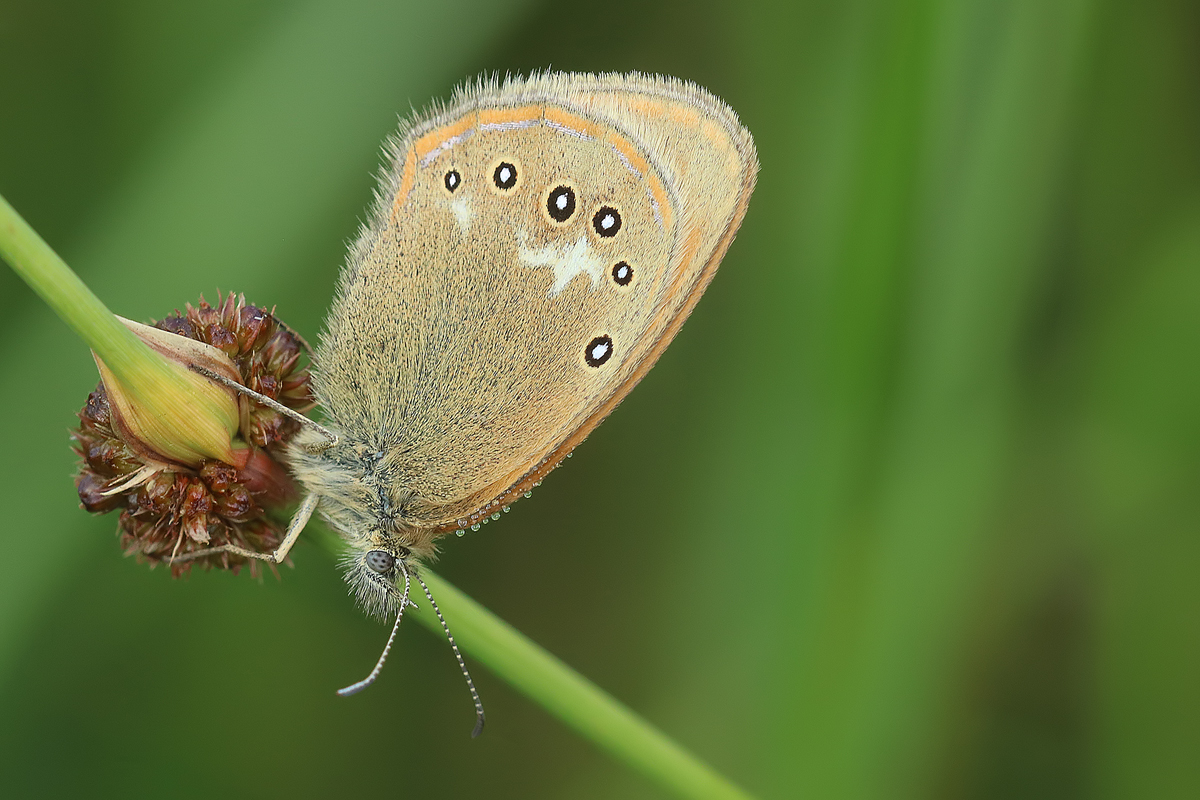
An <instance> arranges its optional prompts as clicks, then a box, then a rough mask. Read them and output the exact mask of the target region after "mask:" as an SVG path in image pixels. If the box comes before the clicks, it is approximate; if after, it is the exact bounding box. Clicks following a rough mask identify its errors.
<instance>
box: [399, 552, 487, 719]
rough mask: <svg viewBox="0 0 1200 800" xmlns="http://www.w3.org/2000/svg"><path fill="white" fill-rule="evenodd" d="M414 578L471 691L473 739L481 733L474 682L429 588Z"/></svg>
mask: <svg viewBox="0 0 1200 800" xmlns="http://www.w3.org/2000/svg"><path fill="white" fill-rule="evenodd" d="M414 577H416V579H417V583H419V584H421V588H422V589H424V590H425V596H426V597H428V598H429V605H431V606H433V613H435V614H437V618H438V621H439V622H441V623H442V630H444V631H445V632H446V638H447V639H449V640H450V649H451V650H453V651H454V657H455V658H457V659H458V668H459V669H461V670H462V674H463V677H464V678H466V679H467V688H468V689H470V690H471V699H472V700H473V701H475V729H474V730H472V731H471V738H472V739H474V738H475V737H476V736H478V735H479V734H481V733H483V723H484V716H483V702H482V701H480V699H479V692H477V691H475V681H473V680H471V673H470V672H468V671H467V662H465V661H463V657H462V653H460V652H459V651H458V645H457V644H455V643H454V636H452V635H451V634H450V626H449V625H447V624H446V618H445V617H443V616H442V610H441V609H440V608H438V604H437V601H436V600H434V599H433V595H432V594H430V593H429V587H428V586H426V585H425V581H423V580H421V576H420V574H415V575H414Z"/></svg>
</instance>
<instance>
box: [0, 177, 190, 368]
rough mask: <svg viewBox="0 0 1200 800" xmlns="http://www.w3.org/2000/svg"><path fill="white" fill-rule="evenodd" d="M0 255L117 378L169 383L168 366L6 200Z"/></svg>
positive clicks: (0, 210)
mask: <svg viewBox="0 0 1200 800" xmlns="http://www.w3.org/2000/svg"><path fill="white" fill-rule="evenodd" d="M0 256H3V257H4V260H5V261H7V262H8V263H9V264H10V265H12V268H13V269H14V270H15V271H16V273H17V274H18V275H20V276H21V278H22V280H24V281H25V282H26V283H27V284H29V286H30V288H32V289H33V290H34V291H35V292H37V294H38V296H39V297H41V298H42V300H44V301H46V305H48V306H50V308H52V309H54V312H55V313H56V314H58V316H59V317H61V318H62V320H63V322H65V323H67V325H68V326H69V327H70V328H71V329H72V330H73V331H75V333H77V334H78V335H79V336H80V338H82V339H83V341H84V342H86V343H87V346H88V347H90V348H91V349H92V351H93V352H95V353H96V354H97V355H98V356H100V358H102V359H103V360H104V363H106V364H107V365H108V366H109V367H110V368H111V369H112V370H113V372H115V373H116V374H117V375H121V376H126V375H134V374H143V375H145V374H149V375H155V376H160V377H161V378H162V379H163V380H169V379H170V377H171V375H172V372H171V371H170V370H169V368H168V367H167V365H166V362H165V361H164V360H163V359H162V358H160V357H159V356H158V355H156V354H155V353H154V352H153V351H152V350H151V349H150V348H149V347H147V346H146V345H145V344H144V343H143V342H142V341H141V340H140V339H138V338H137V336H135V335H134V334H133V333H132V332H131V331H130V330H129V329H128V328H126V327H125V326H124V325H123V324H122V323H121V321H120V320H118V319H117V318H116V317H115V316H113V313H112V312H111V311H109V310H108V308H107V307H106V306H105V305H104V303H103V302H101V300H100V298H98V297H96V295H94V294H92V290H91V289H89V288H88V287H87V285H86V284H85V283H84V282H83V281H82V280H80V279H79V276H78V275H76V274H75V273H74V272H73V271H72V270H71V268H70V267H68V266H67V264H66V262H65V261H63V260H62V258H60V257H59V255H58V253H55V252H54V250H53V249H51V247H50V245H48V244H46V242H45V240H44V239H42V237H40V236H38V234H37V232H36V231H35V230H34V229H33V228H31V227H29V223H27V222H26V221H25V220H24V219H23V218H22V217H21V215H20V214H18V213H17V211H16V209H14V208H13V207H12V206H11V205H9V203H8V201H7V200H5V199H4V197H3V196H0Z"/></svg>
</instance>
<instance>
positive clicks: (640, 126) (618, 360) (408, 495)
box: [188, 73, 758, 735]
mask: <svg viewBox="0 0 1200 800" xmlns="http://www.w3.org/2000/svg"><path fill="white" fill-rule="evenodd" d="M387 153H388V157H389V161H390V165H389V166H388V168H387V169H386V170H385V171H384V172H383V173H382V175H381V181H380V187H379V190H378V192H377V194H376V202H375V206H374V209H373V212H372V214H371V217H370V221H369V223H368V224H367V225H365V226H364V227H363V229H362V231H361V232H360V233H359V236H358V240H357V241H356V242H355V244H354V246H353V247H352V248H351V250H350V254H349V257H348V260H347V265H346V267H345V269H344V270H343V272H342V275H341V280H340V284H339V287H338V292H337V297H336V299H335V300H334V303H333V308H332V310H331V311H330V314H329V319H328V321H327V323H326V330H325V333H324V336H323V337H322V339H321V342H320V345H319V346H318V348H317V350H316V353H315V355H314V366H313V374H314V378H313V383H314V387H315V390H316V394H317V398H318V400H319V402H320V404H321V406H322V407H323V408H324V411H325V416H326V419H327V422H326V426H327V427H322V426H321V425H318V424H316V423H314V422H312V421H311V420H307V419H304V418H302V419H303V421H304V422H305V423H306V426H307V427H306V429H305V430H304V431H303V432H302V433H301V434H300V435H299V436H298V437H297V439H296V440H295V442H294V443H293V446H292V448H291V450H290V454H289V460H290V465H291V468H292V470H293V472H294V474H295V476H296V478H297V479H298V480H299V481H300V483H301V484H302V485H303V486H304V487H305V489H306V490H307V492H308V494H307V496H306V498H305V499H304V501H303V502H302V503H301V505H300V508H299V510H298V511H297V513H296V514H295V516H294V518H293V520H292V522H291V524H290V525H289V527H288V531H287V534H286V536H285V539H284V541H283V544H282V545H281V546H280V547H279V549H278V550H276V551H275V552H274V553H268V554H261V553H254V552H250V551H244V550H242V549H239V548H237V547H235V546H232V545H226V546H225V547H224V548H217V550H222V549H224V550H229V551H233V552H236V553H238V554H239V555H242V556H247V557H252V558H261V559H265V560H268V561H272V562H276V563H278V562H279V561H281V560H283V558H284V557H286V555H287V553H288V551H289V550H290V548H291V547H292V545H293V544H294V543H295V541H296V539H297V537H298V536H299V534H300V531H301V530H302V529H303V527H304V525H305V524H306V523H307V521H308V519H309V517H310V516H311V515H312V513H313V512H314V511H319V512H320V514H321V516H322V517H323V518H324V519H325V520H326V521H327V522H328V523H329V525H330V526H331V527H332V528H333V529H334V530H335V531H336V532H337V533H338V534H339V535H340V536H341V537H342V538H343V539H344V541H345V543H346V546H347V555H346V557H345V559H344V561H343V567H344V568H345V570H346V580H347V581H348V582H349V584H350V585H351V586H352V587H353V590H354V593H355V594H356V595H357V597H358V600H359V602H360V603H361V604H362V605H363V607H364V608H365V609H366V610H367V611H368V612H369V613H372V614H378V615H391V614H394V615H395V617H396V621H395V625H394V626H393V628H392V633H391V636H390V637H389V639H388V644H387V647H386V648H385V649H384V653H383V655H382V656H381V657H380V659H379V663H378V664H376V666H375V669H374V670H372V672H371V674H370V675H369V676H368V677H367V678H366V679H364V680H362V681H360V682H358V683H356V684H354V685H353V686H349V687H347V688H346V689H343V690H341V692H340V694H343V695H345V694H352V693H354V692H356V691H359V690H361V689H363V688H365V687H366V686H368V685H370V683H371V682H372V681H374V679H375V677H376V676H377V675H378V674H379V671H380V669H381V668H382V666H383V662H384V659H385V658H386V656H387V653H388V651H389V650H390V648H391V645H392V641H393V640H394V638H395V635H396V631H397V629H398V628H399V625H400V619H401V618H402V616H403V614H404V609H405V607H406V606H408V605H413V603H411V601H410V600H409V589H410V585H411V581H412V580H416V581H417V582H418V583H420V585H421V587H422V588H423V589H424V591H425V594H426V596H427V597H428V598H429V601H430V603H431V605H433V606H434V610H435V611H437V606H436V603H434V602H433V597H432V596H430V595H429V590H428V588H427V587H426V586H425V583H424V581H422V580H421V577H420V573H419V564H420V562H421V560H422V559H428V558H430V557H432V556H433V555H434V542H435V541H436V540H437V539H438V538H439V537H440V536H443V535H445V534H447V533H450V532H457V533H459V534H460V535H461V534H462V532H463V531H464V530H465V529H468V528H470V529H478V526H479V525H480V524H482V523H485V522H487V521H488V520H489V518H496V517H498V516H499V512H500V511H501V509H505V508H506V507H507V506H508V505H510V504H511V503H513V502H514V501H516V499H517V498H519V497H521V496H523V495H525V496H527V495H528V492H529V491H530V490H531V488H532V487H534V486H536V485H537V484H538V483H539V482H540V481H541V479H542V477H543V476H544V475H545V474H546V473H547V472H549V471H550V470H552V469H553V468H554V467H556V466H557V465H558V463H559V462H560V461H562V459H563V458H565V457H566V456H568V455H569V454H570V453H571V451H572V449H574V447H575V446H576V445H577V444H579V443H580V442H581V441H583V440H584V438H586V437H587V435H588V434H589V433H590V432H591V431H592V429H593V428H595V427H596V426H597V425H599V424H600V422H601V420H603V419H604V418H605V417H606V416H607V415H608V414H609V413H610V412H611V411H612V410H613V408H614V407H616V405H617V404H618V403H619V402H621V400H622V398H624V397H625V395H626V394H627V393H628V392H629V391H630V390H631V389H632V388H633V387H634V385H635V384H637V382H638V381H639V380H640V379H641V378H642V376H643V375H645V374H646V372H647V371H648V370H649V369H650V368H651V367H652V366H653V365H654V362H655V361H656V360H657V359H658V357H659V355H661V354H662V351H663V349H664V348H666V346H667V345H668V344H669V343H670V341H671V339H672V338H674V336H675V334H676V333H677V332H678V331H679V328H680V326H681V325H682V324H683V321H684V320H685V319H686V318H687V316H688V314H689V313H690V312H691V310H692V308H693V307H695V305H696V302H697V301H698V300H699V299H700V295H701V294H702V293H703V292H704V289H705V287H706V286H708V283H709V281H711V280H712V277H713V274H714V273H715V272H716V269H717V265H718V264H719V263H720V261H721V258H722V256H724V255H725V251H726V250H727V249H728V247H729V244H730V242H732V241H733V237H734V235H735V234H736V232H737V229H738V226H739V225H740V224H741V221H742V217H743V216H744V214H745V213H746V204H747V203H748V201H749V199H750V194H751V192H752V191H753V189H754V183H755V177H756V175H757V172H758V161H757V158H756V155H755V150H754V144H753V140H752V139H751V136H750V133H749V132H748V131H747V130H746V129H745V128H744V127H742V125H741V124H740V123H739V121H738V118H737V115H736V114H734V112H733V111H732V110H731V109H730V108H729V107H728V106H726V105H725V104H724V103H722V102H721V101H720V100H719V99H717V98H716V97H714V96H713V95H711V94H709V93H708V92H706V91H705V90H704V89H702V88H700V87H698V86H696V85H695V84H692V83H688V82H685V81H681V80H678V79H675V78H667V77H656V76H648V75H641V74H637V73H633V74H629V75H616V74H609V75H587V74H563V73H549V74H543V75H535V76H533V77H530V78H528V79H519V78H518V79H509V80H506V81H505V82H504V83H503V84H499V83H497V82H495V81H488V80H480V81H479V82H477V83H476V84H475V85H473V86H468V87H466V88H463V89H460V90H459V91H458V92H457V94H456V95H455V97H454V99H453V100H452V101H451V103H450V104H449V105H448V106H447V107H446V108H444V109H437V110H435V111H433V112H432V113H430V114H428V115H426V116H423V117H420V118H417V119H415V120H413V121H411V122H408V123H406V124H404V125H402V127H401V129H400V131H399V133H398V134H397V135H396V137H395V139H393V140H392V141H391V142H389V144H388V147H387ZM227 381H228V379H224V380H223V382H227ZM233 388H235V389H237V390H238V391H242V392H246V393H250V392H248V390H247V389H245V387H242V386H240V385H234V386H233ZM251 394H252V393H251ZM256 397H258V399H259V400H260V401H262V402H267V403H269V404H271V405H272V406H275V405H276V404H274V403H273V402H271V401H269V400H268V399H266V398H263V397H261V396H257V395H256ZM283 410H284V411H285V412H286V411H287V410H286V409H283ZM213 552H214V551H213V550H206V551H199V552H196V553H192V554H190V555H189V556H188V557H190V558H195V557H198V556H204V555H210V554H212V553H213ZM438 616H439V618H441V613H440V611H439V612H438ZM442 624H443V626H445V621H444V620H442ZM446 634H447V636H449V635H450V633H449V630H448V629H447V630H446ZM450 641H451V644H452V645H453V643H454V640H453V637H450ZM454 652H455V655H456V657H457V658H458V660H459V664H460V666H461V667H462V669H463V673H464V675H466V674H467V672H466V667H465V665H464V664H463V661H462V656H461V654H459V652H458V649H457V647H455V650H454ZM467 681H468V684H470V683H471V679H470V676H469V675H467ZM471 693H472V697H473V699H474V701H475V705H476V712H477V715H478V723H477V725H476V729H475V734H476V735H477V734H478V733H479V731H480V730H481V729H482V726H483V719H484V717H483V707H482V705H481V704H480V702H479V697H478V694H477V693H476V692H475V688H474V686H473V685H471Z"/></svg>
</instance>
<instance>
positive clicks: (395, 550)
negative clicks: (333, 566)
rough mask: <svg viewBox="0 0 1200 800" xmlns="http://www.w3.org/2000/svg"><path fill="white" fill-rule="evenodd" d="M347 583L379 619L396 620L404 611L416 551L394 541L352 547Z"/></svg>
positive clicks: (347, 562)
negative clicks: (399, 612)
mask: <svg viewBox="0 0 1200 800" xmlns="http://www.w3.org/2000/svg"><path fill="white" fill-rule="evenodd" d="M342 567H343V569H344V570H345V572H346V583H348V584H350V590H351V592H352V593H353V594H354V595H355V597H356V598H357V599H358V603H359V605H361V606H362V607H363V609H364V610H365V611H366V612H367V613H368V614H372V615H374V616H378V617H388V616H394V615H395V614H396V612H397V611H398V610H399V608H400V598H401V597H402V591H403V588H404V585H405V577H406V576H408V577H412V575H413V574H414V573H415V572H416V568H417V564H416V559H415V557H414V556H413V553H412V551H411V550H410V549H409V548H407V547H405V546H404V545H402V544H399V543H398V542H394V541H381V542H375V543H372V544H369V545H364V546H363V547H351V548H350V550H348V551H347V553H346V555H345V556H344V557H343V560H342Z"/></svg>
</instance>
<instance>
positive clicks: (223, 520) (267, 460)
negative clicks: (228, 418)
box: [71, 293, 314, 576]
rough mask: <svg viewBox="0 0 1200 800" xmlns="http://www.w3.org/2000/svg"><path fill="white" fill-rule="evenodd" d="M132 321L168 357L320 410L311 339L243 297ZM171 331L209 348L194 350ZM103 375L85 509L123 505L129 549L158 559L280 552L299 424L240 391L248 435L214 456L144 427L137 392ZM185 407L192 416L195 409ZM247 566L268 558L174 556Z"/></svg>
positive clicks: (90, 426)
mask: <svg viewBox="0 0 1200 800" xmlns="http://www.w3.org/2000/svg"><path fill="white" fill-rule="evenodd" d="M130 327H132V328H133V329H134V331H135V333H138V335H139V336H140V337H141V338H142V339H143V340H144V341H146V342H147V344H149V345H150V346H151V347H152V348H154V349H155V350H158V351H159V352H160V353H162V354H163V355H166V356H167V357H168V358H176V360H178V361H180V362H181V363H188V364H196V363H200V364H201V365H203V366H206V367H207V368H210V369H212V370H213V371H219V372H221V373H222V374H225V375H227V376H229V377H233V378H235V379H236V380H238V381H240V382H241V383H242V384H244V385H245V386H247V387H249V388H250V389H253V390H254V391H256V392H259V393H260V394H263V395H266V396H267V397H270V398H272V399H274V400H277V401H278V402H280V403H281V404H283V405H285V406H287V407H288V408H291V409H294V410H296V411H300V412H303V411H307V410H308V409H310V408H312V406H313V405H314V403H313V399H312V395H311V392H310V388H309V375H308V370H307V368H305V367H303V366H301V364H300V362H301V355H302V353H303V349H304V347H305V345H304V342H303V340H302V339H301V338H300V337H299V336H298V335H296V334H295V333H293V332H291V331H290V330H289V329H288V328H287V327H285V326H284V325H283V324H282V323H280V322H279V321H278V320H277V319H276V318H275V317H274V316H273V315H272V314H271V313H270V312H268V311H266V310H264V309H261V308H258V307H256V306H253V305H248V304H247V303H246V301H245V298H244V297H242V296H236V297H235V296H234V295H233V294H232V293H230V294H228V295H226V296H225V297H224V298H223V299H222V298H220V297H218V302H217V304H216V305H215V306H212V305H209V304H208V303H207V302H205V301H204V299H203V297H202V298H201V299H200V303H199V306H197V307H193V306H192V305H190V304H189V305H188V306H187V310H186V311H185V312H184V313H183V314H180V313H178V312H176V314H175V315H174V316H171V317H167V318H166V319H163V320H161V321H159V322H158V323H156V324H155V325H154V328H156V329H157V330H148V329H145V326H139V325H136V324H133V323H130ZM159 331H166V332H167V334H162V333H159ZM168 334H175V335H177V336H179V337H184V338H186V339H189V340H193V341H194V342H200V343H202V344H201V345H195V344H193V343H192V342H188V343H187V344H186V346H183V343H182V342H177V341H175V339H174V337H173V336H170V335H168ZM206 345H207V346H211V348H215V351H214V350H212V349H210V348H209V347H206ZM217 351H219V352H217ZM214 364H217V365H218V366H217V367H213V366H212V365H214ZM191 374H193V375H194V374H195V373H191ZM101 375H102V378H103V379H102V381H101V383H100V385H98V386H97V387H96V390H95V391H94V392H92V393H91V395H89V396H88V402H87V405H85V406H84V408H83V410H82V411H81V412H80V413H79V419H80V425H79V428H78V429H76V430H74V431H72V434H71V435H72V438H73V439H74V440H75V443H74V449H75V452H76V453H78V454H79V456H80V459H81V464H80V469H79V475H78V477H77V479H76V482H75V484H76V488H77V489H78V492H79V499H80V502H81V503H82V504H83V507H84V508H85V509H86V510H88V511H91V512H93V513H105V512H108V511H118V510H119V511H120V512H121V513H120V519H119V522H118V528H119V533H120V535H121V542H122V545H123V546H124V548H125V551H126V552H127V553H130V554H136V555H137V556H138V557H139V559H141V560H145V561H148V562H150V564H151V565H156V564H158V563H159V562H162V561H169V560H171V559H172V558H175V557H177V556H181V555H187V554H189V553H194V552H198V551H202V550H206V549H209V548H213V547H219V546H220V545H223V544H234V545H237V546H239V547H243V548H246V549H248V550H252V551H255V552H261V553H267V552H270V551H272V550H274V549H275V548H276V547H278V545H279V543H280V541H281V540H282V537H283V528H282V525H281V524H280V522H279V521H278V520H277V519H276V517H275V516H272V512H278V511H279V510H280V509H282V508H283V507H284V506H286V505H287V504H288V503H289V502H291V501H293V500H294V499H295V498H296V489H295V485H294V484H293V483H292V480H291V478H290V477H289V476H288V474H287V472H286V470H285V469H284V468H283V466H282V465H281V464H280V462H279V459H278V456H279V452H280V449H281V447H282V445H283V444H284V443H285V442H287V441H288V440H289V439H291V438H292V437H293V436H295V434H296V433H297V431H298V430H299V427H300V425H299V423H298V422H296V421H295V420H292V419H289V418H288V417H286V416H284V415H283V414H280V413H279V412H277V411H275V410H273V409H271V408H269V407H267V406H264V405H262V404H261V403H258V402H256V401H254V400H253V399H251V398H248V397H246V396H245V395H242V394H237V395H235V396H233V397H231V400H232V402H234V403H235V405H234V406H230V408H231V409H233V410H234V412H235V414H236V423H237V435H236V436H235V437H233V438H232V440H231V441H230V442H229V443H228V446H226V447H221V448H215V447H209V448H207V451H208V452H212V451H214V450H223V451H224V454H223V457H222V458H213V457H205V456H204V455H203V453H205V452H206V450H205V449H203V448H196V447H191V446H189V445H190V441H188V437H187V436H186V435H182V434H181V436H179V437H177V438H178V439H181V440H184V444H182V445H181V444H180V442H179V441H175V440H170V441H168V439H170V438H171V437H170V436H169V435H166V434H164V433H163V431H162V426H159V427H158V428H152V427H151V426H139V425H138V424H137V420H136V419H135V418H136V416H137V414H136V412H137V411H138V408H137V401H136V398H131V397H130V396H128V395H127V394H126V393H125V392H124V390H123V388H122V387H121V386H120V385H118V384H116V382H115V380H113V378H112V376H111V374H110V373H106V372H105V370H104V369H103V368H102V370H101ZM205 380H207V379H205ZM112 392H117V393H118V394H119V399H120V403H117V402H114V398H113V395H112ZM181 411H182V412H183V413H182V415H181V416H182V418H185V419H186V415H187V412H188V411H189V410H188V409H182V410H181ZM131 420H132V421H131ZM218 429H219V428H218ZM181 454H182V455H181ZM247 561H249V562H250V569H251V573H252V574H256V573H257V568H258V564H259V562H258V560H257V559H246V558H244V557H242V556H238V555H236V554H231V553H227V552H222V553H216V554H213V555H209V556H202V557H199V558H196V559H194V560H191V561H182V562H178V563H174V564H172V565H171V571H172V573H173V574H175V575H176V576H178V575H180V574H183V573H185V572H187V571H188V569H189V568H190V567H191V566H192V565H194V564H198V565H202V566H204V567H205V568H211V567H219V568H223V569H231V570H233V571H234V572H236V571H237V570H238V569H239V568H240V567H241V566H242V564H244V563H246V562H247Z"/></svg>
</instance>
